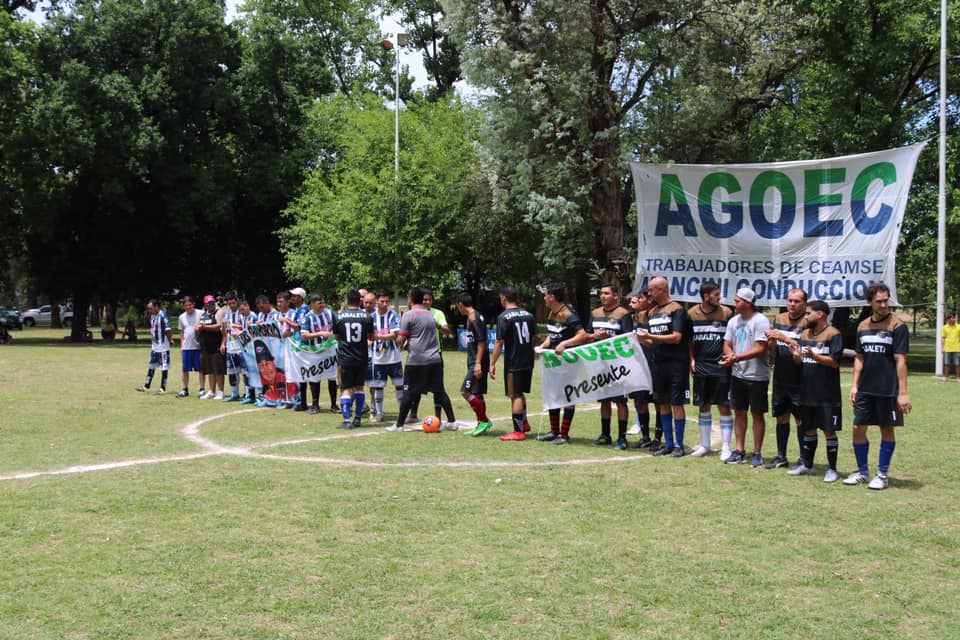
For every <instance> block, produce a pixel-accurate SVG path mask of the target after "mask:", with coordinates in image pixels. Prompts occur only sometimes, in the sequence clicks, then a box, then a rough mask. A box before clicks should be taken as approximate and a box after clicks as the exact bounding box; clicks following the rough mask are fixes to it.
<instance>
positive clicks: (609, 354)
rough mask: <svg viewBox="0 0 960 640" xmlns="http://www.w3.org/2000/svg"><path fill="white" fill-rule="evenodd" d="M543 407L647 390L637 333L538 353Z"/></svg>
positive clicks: (646, 372)
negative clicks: (557, 350)
mask: <svg viewBox="0 0 960 640" xmlns="http://www.w3.org/2000/svg"><path fill="white" fill-rule="evenodd" d="M540 371H541V373H542V374H543V406H544V408H546V409H559V408H560V407H566V406H569V405H573V404H577V403H580V402H590V401H593V400H603V399H604V398H612V397H615V396H625V395H627V394H629V393H632V392H634V391H641V390H649V389H650V384H651V383H650V367H649V366H648V365H647V359H646V357H645V356H644V355H643V350H642V349H641V347H640V341H639V340H638V339H637V334H635V333H626V334H623V335H619V336H614V337H612V338H607V339H606V340H601V341H600V342H593V343H590V344H584V345H580V346H578V347H571V348H569V349H564V351H563V353H561V354H560V355H557V354H556V353H554V352H553V351H546V350H544V351H541V352H540Z"/></svg>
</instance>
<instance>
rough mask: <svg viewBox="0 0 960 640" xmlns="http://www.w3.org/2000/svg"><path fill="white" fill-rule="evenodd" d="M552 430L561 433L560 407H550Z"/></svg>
mask: <svg viewBox="0 0 960 640" xmlns="http://www.w3.org/2000/svg"><path fill="white" fill-rule="evenodd" d="M549 413H550V431H551V432H552V433H560V409H550V412H549Z"/></svg>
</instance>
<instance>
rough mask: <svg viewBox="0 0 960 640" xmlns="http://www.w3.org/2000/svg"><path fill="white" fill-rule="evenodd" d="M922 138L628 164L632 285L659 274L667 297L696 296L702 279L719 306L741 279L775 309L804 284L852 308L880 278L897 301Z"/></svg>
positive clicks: (814, 296) (814, 294) (814, 295)
mask: <svg viewBox="0 0 960 640" xmlns="http://www.w3.org/2000/svg"><path fill="white" fill-rule="evenodd" d="M925 144H926V143H922V144H916V145H912V146H909V147H904V148H902V149H893V150H890V151H880V152H876V153H866V154H861V155H855V156H845V157H840V158H830V159H826V160H806V161H800V162H778V163H767V164H729V165H680V164H641V163H631V170H632V173H633V180H634V184H635V186H636V196H637V218H638V224H639V226H638V229H639V233H638V247H637V273H636V281H635V287H636V288H641V287H645V286H647V283H648V282H649V279H650V278H652V277H654V276H664V277H665V278H666V279H667V281H668V283H669V286H670V295H671V297H673V298H674V299H675V300H680V301H686V302H695V301H699V300H700V285H701V284H702V283H703V282H705V281H708V280H710V281H714V282H716V283H717V284H718V285H719V286H720V290H721V293H722V298H723V302H725V303H728V304H729V303H732V302H733V297H734V295H735V294H736V291H737V289H739V288H740V287H750V288H752V289H753V290H754V292H755V293H756V294H757V300H756V302H757V304H758V305H759V306H783V305H784V304H785V303H786V299H787V293H788V292H789V291H790V289H794V288H801V289H803V290H805V291H806V292H807V294H808V296H809V297H810V299H811V300H825V301H827V302H829V303H830V305H831V306H833V307H852V306H861V305H863V304H865V300H864V292H865V291H866V289H867V286H868V285H869V284H870V283H871V282H877V281H882V282H884V283H886V284H887V285H888V286H889V287H890V293H891V295H890V302H891V304H893V305H895V304H897V300H896V287H895V280H894V272H895V267H896V251H897V240H898V239H899V237H900V227H901V225H902V223H903V212H904V209H905V208H906V205H907V195H908V192H909V189H910V183H911V181H912V180H913V171H914V168H915V167H916V164H917V158H918V156H919V155H920V152H921V151H923V148H924V146H925Z"/></svg>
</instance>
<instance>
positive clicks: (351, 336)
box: [333, 309, 373, 367]
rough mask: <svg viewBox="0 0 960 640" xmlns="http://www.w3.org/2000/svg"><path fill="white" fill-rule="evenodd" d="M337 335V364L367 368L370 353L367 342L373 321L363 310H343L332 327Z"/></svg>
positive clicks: (371, 333)
mask: <svg viewBox="0 0 960 640" xmlns="http://www.w3.org/2000/svg"><path fill="white" fill-rule="evenodd" d="M333 331H334V333H336V334H337V341H338V342H339V345H338V346H337V362H338V363H339V364H340V365H341V366H343V365H361V366H364V367H365V366H367V362H368V360H369V358H370V352H369V351H368V349H367V340H368V338H370V337H371V336H372V335H373V320H371V319H370V314H368V313H367V312H366V311H364V310H363V309H345V310H344V311H341V312H340V314H339V315H338V317H337V319H336V321H335V322H334V325H333Z"/></svg>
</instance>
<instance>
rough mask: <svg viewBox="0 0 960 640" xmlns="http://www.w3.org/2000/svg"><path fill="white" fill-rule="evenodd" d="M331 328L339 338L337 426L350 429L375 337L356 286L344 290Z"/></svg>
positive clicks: (358, 410) (357, 417) (359, 404)
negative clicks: (340, 418)
mask: <svg viewBox="0 0 960 640" xmlns="http://www.w3.org/2000/svg"><path fill="white" fill-rule="evenodd" d="M333 331H334V333H335V334H336V336H337V341H338V342H339V345H338V347H337V362H338V364H339V365H340V411H341V413H342V414H343V424H341V425H340V426H339V427H337V428H338V429H350V428H353V427H359V426H360V416H361V414H362V413H363V404H364V399H365V397H364V394H363V382H364V376H365V375H366V373H367V360H368V358H369V357H370V352H369V350H368V343H369V342H370V340H373V337H374V333H373V320H371V319H370V314H368V313H367V312H366V311H364V310H363V309H361V308H360V292H359V291H357V290H356V289H354V290H351V291H348V292H347V308H346V309H344V310H343V311H341V312H340V313H339V314H338V315H337V317H336V319H335V320H334V322H333ZM354 407H356V413H355V414H354V417H353V422H352V423H351V422H350V412H351V410H352V409H353V408H354Z"/></svg>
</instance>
